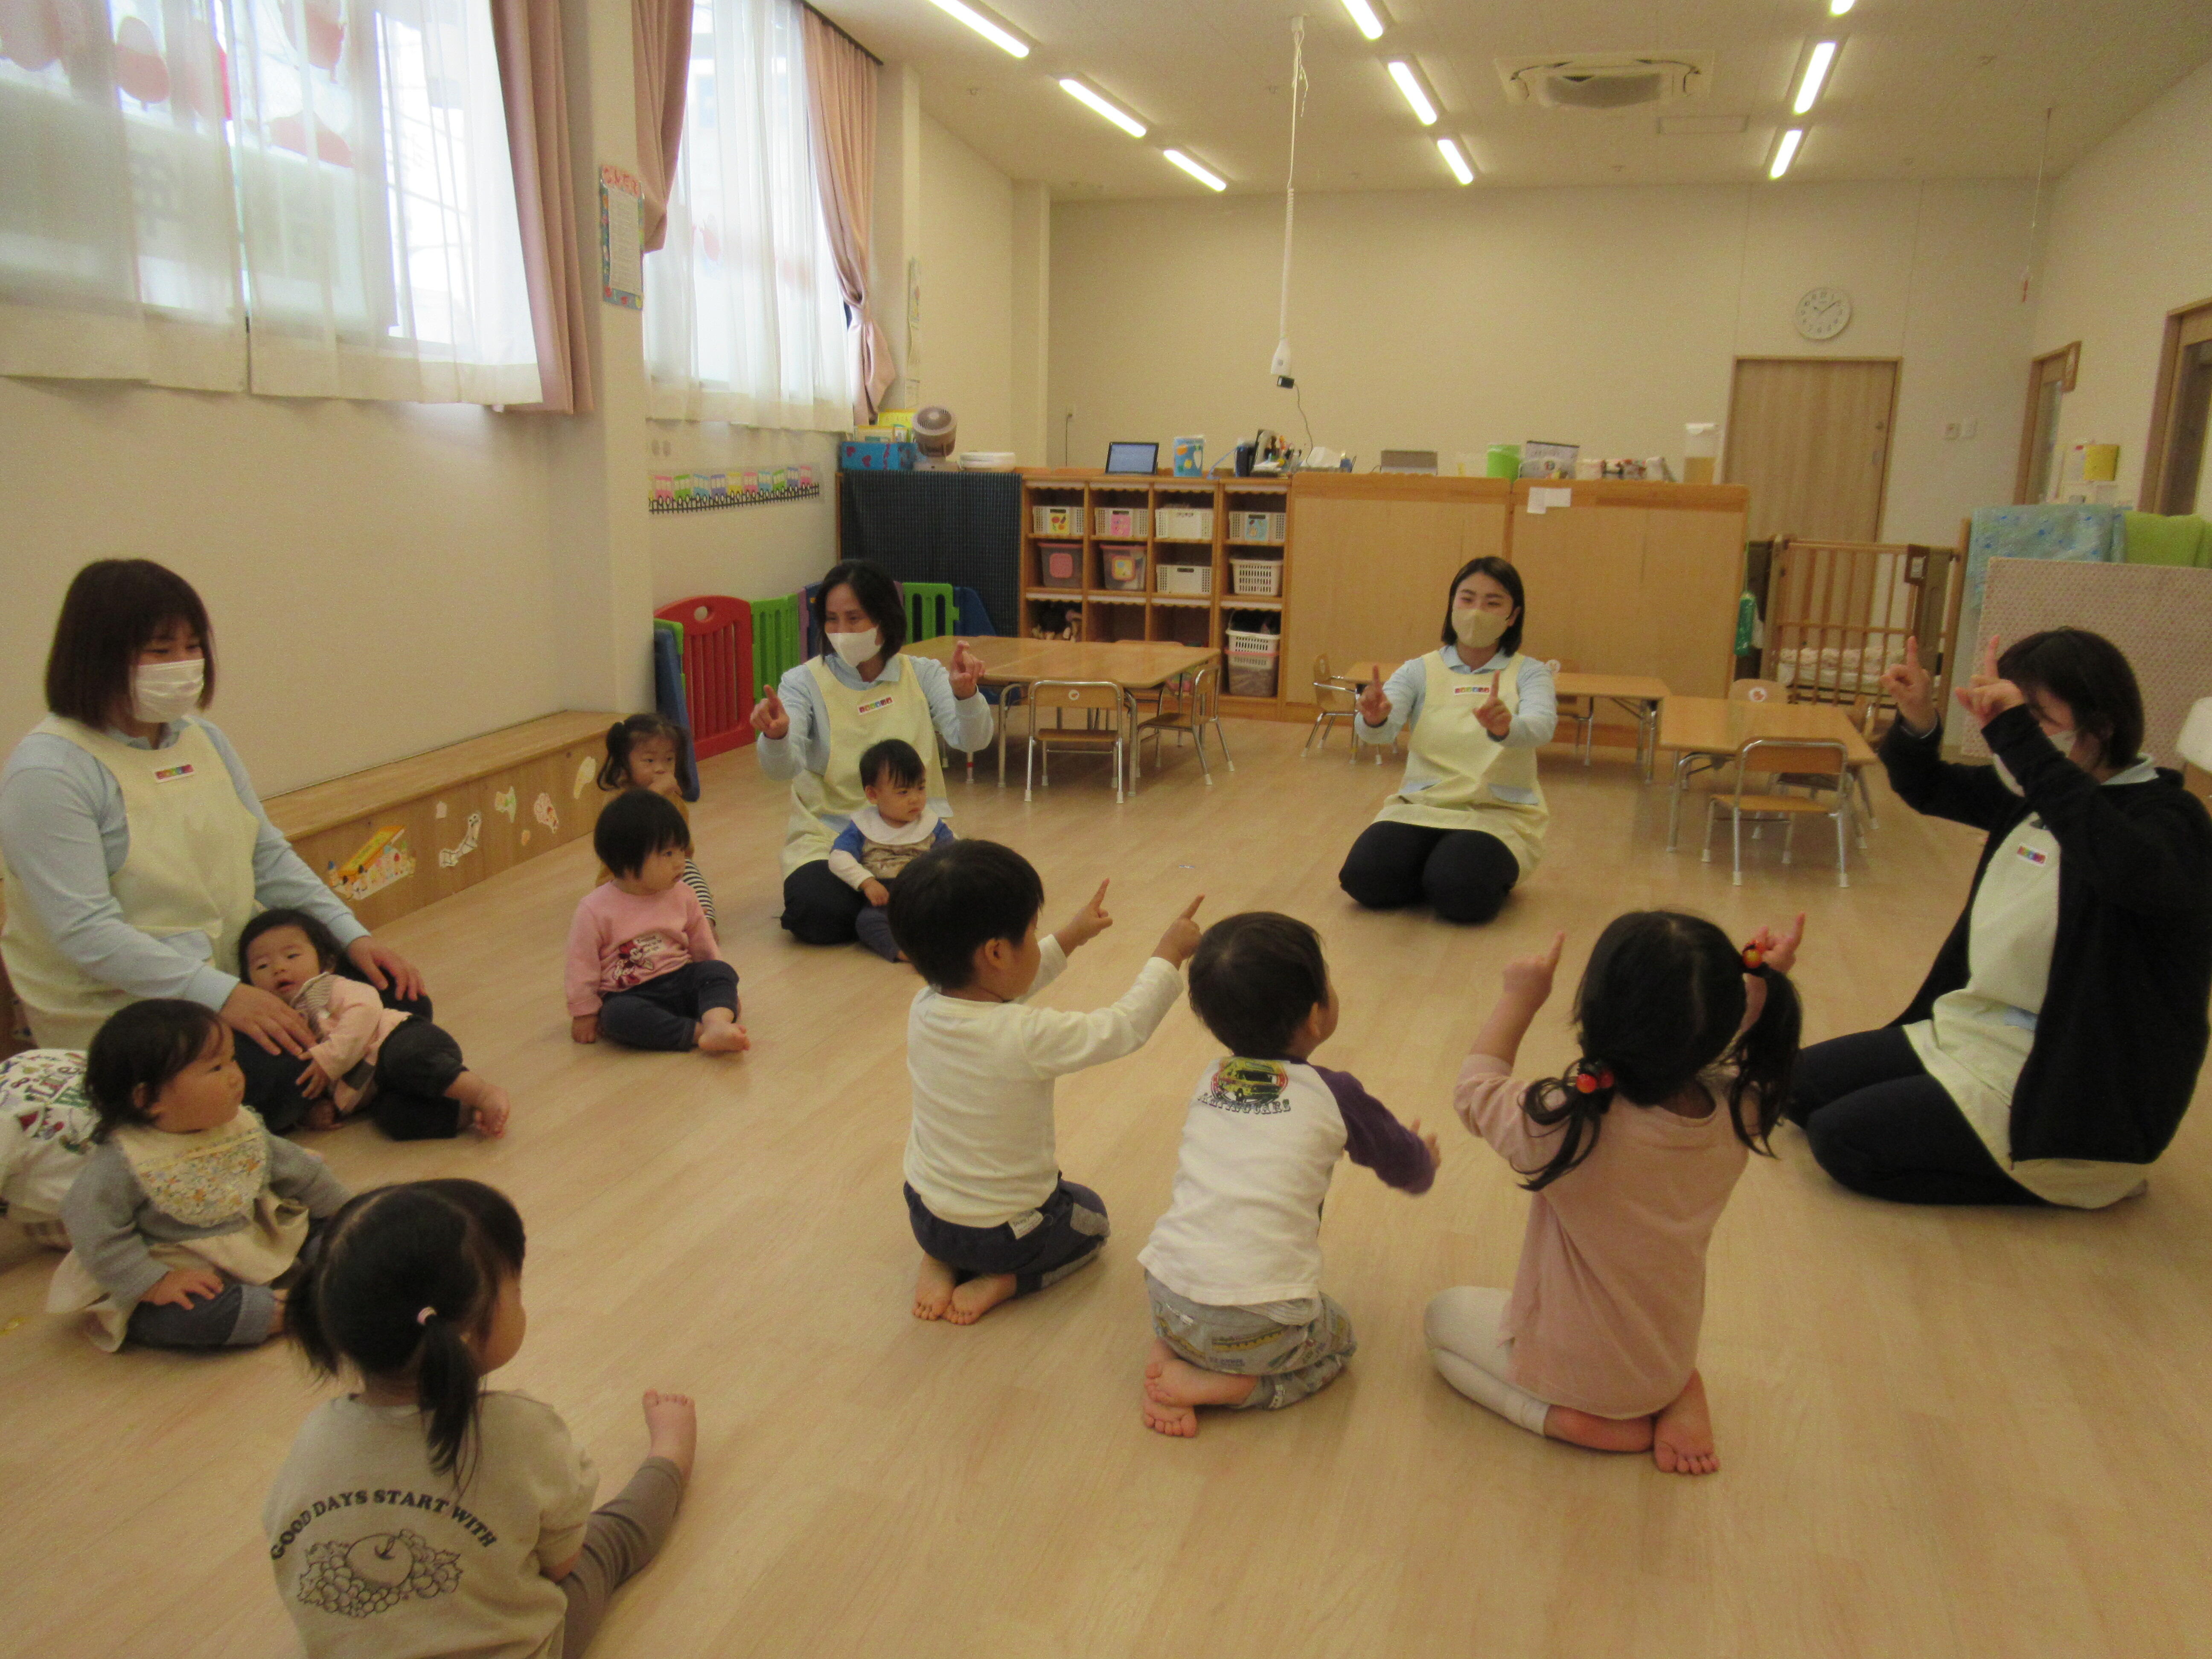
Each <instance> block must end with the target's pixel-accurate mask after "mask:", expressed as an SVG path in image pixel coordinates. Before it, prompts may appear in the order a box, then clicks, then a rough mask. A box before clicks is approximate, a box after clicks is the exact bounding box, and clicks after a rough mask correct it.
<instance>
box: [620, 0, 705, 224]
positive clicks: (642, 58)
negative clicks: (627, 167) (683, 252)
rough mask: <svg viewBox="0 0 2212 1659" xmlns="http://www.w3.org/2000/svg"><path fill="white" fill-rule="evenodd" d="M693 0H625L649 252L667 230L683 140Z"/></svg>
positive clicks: (642, 207) (688, 79) (639, 164)
mask: <svg viewBox="0 0 2212 1659" xmlns="http://www.w3.org/2000/svg"><path fill="white" fill-rule="evenodd" d="M691 4H692V0H630V7H629V44H630V61H631V64H632V67H633V68H634V70H635V74H636V77H637V176H638V178H639V179H641V181H642V182H643V184H644V185H645V196H644V199H643V202H642V204H641V211H640V213H639V218H640V219H641V221H642V224H641V230H642V232H643V240H642V241H641V244H640V246H642V247H643V248H644V250H645V251H646V252H647V253H650V252H653V249H655V248H657V247H659V246H660V244H661V242H662V240H664V239H665V237H666V236H667V234H668V187H669V185H670V183H671V181H672V180H673V179H674V178H675V176H676V149H677V146H678V144H680V143H682V142H683V139H684V88H686V87H687V86H688V85H690V78H691Z"/></svg>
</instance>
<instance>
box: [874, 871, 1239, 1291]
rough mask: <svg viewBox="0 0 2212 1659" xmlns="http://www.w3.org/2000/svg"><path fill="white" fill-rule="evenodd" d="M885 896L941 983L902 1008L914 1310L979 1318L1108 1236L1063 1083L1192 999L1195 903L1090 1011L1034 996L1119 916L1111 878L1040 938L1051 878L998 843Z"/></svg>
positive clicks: (916, 874)
mask: <svg viewBox="0 0 2212 1659" xmlns="http://www.w3.org/2000/svg"><path fill="white" fill-rule="evenodd" d="M890 900H891V902H890V925H891V933H892V934H893V936H894V937H895V938H896V940H897V942H898V945H899V948H900V949H901V950H902V951H905V952H906V954H907V956H908V958H909V959H910V960H911V961H912V962H913V963H914V965H915V968H917V969H920V970H921V975H922V977H923V978H924V979H926V980H927V981H929V982H928V984H927V986H926V987H924V988H923V989H922V990H921V992H920V993H919V994H917V995H916V996H915V1000H914V1006H913V1009H912V1011H911V1012H909V1013H908V1017H907V1070H908V1073H909V1074H910V1075H911V1076H912V1078H913V1079H914V1119H913V1125H912V1127H911V1128H910V1129H909V1130H908V1135H907V1144H906V1201H907V1213H908V1219H909V1220H910V1221H911V1222H912V1224H913V1226H914V1236H915V1241H916V1242H917V1243H919V1244H920V1245H921V1249H922V1261H921V1277H920V1279H918V1280H917V1281H916V1283H915V1296H914V1314H915V1318H917V1319H949V1320H951V1322H953V1323H954V1324H956V1325H968V1324H972V1323H974V1322H975V1321H976V1320H978V1319H980V1318H981V1317H982V1316H983V1315H984V1314H986V1313H987V1312H988V1311H990V1310H991V1309H993V1308H994V1307H996V1306H998V1304H1000V1303H1001V1302H1004V1301H1006V1300H1007V1299H1008V1298H1010V1297H1016V1296H1026V1295H1030V1294H1031V1293H1032V1292H1034V1291H1040V1290H1042V1289H1044V1288H1045V1287H1046V1286H1047V1285H1053V1284H1057V1283H1058V1282H1059V1281H1060V1279H1064V1278H1066V1276H1067V1275H1068V1274H1069V1273H1073V1272H1074V1271H1076V1269H1078V1268H1079V1267H1085V1266H1086V1265H1088V1264H1089V1263H1090V1262H1091V1261H1095V1260H1096V1259H1097V1254H1098V1251H1099V1249H1100V1248H1101V1247H1102V1246H1103V1245H1104V1243H1106V1237H1107V1232H1108V1226H1107V1220H1106V1206H1105V1205H1104V1203H1103V1202H1102V1201H1101V1200H1100V1199H1099V1197H1098V1194H1096V1193H1094V1192H1092V1191H1091V1189H1090V1188H1086V1187H1079V1186H1077V1185H1076V1184H1075V1183H1074V1182H1070V1181H1066V1180H1063V1179H1062V1178H1061V1176H1060V1162H1059V1158H1058V1156H1057V1152H1056V1151H1055V1147H1054V1136H1053V1099H1052V1097H1053V1084H1054V1079H1057V1078H1059V1077H1060V1076H1061V1075H1062V1074H1063V1073H1068V1072H1079V1071H1081V1070H1083V1069H1084V1068H1085V1067H1086V1066H1096V1065H1098V1064H1100V1063H1101V1062H1102V1061H1104V1060H1118V1059H1120V1058H1121V1056H1122V1055H1123V1054H1130V1053H1133V1052H1134V1051H1135V1050H1136V1049H1138V1048H1141V1047H1143V1046H1144V1043H1145V1041H1146V1038H1148V1037H1150V1036H1152V1032H1153V1031H1154V1030H1156V1029H1158V1025H1159V1023H1160V1021H1161V1020H1162V1019H1164V1018H1166V1016H1167V1012H1168V1010H1169V1009H1170V1008H1171V1007H1173V1006H1175V1001H1176V997H1177V996H1179V995H1180V994H1182V974H1181V972H1180V971H1179V970H1180V969H1181V968H1182V964H1183V963H1184V962H1186V961H1187V960H1188V958H1189V957H1190V953H1191V952H1192V951H1194V950H1196V949H1197V948H1198V938H1199V933H1198V926H1197V924H1196V923H1195V922H1194V921H1192V920H1191V918H1192V917H1193V916H1194V915H1196V914H1197V910H1198V907H1199V904H1200V902H1201V901H1200V900H1198V899H1194V900H1192V901H1191V903H1190V907H1189V908H1188V909H1186V910H1185V911H1184V912H1183V913H1182V915H1180V916H1178V917H1177V918H1176V920H1175V921H1173V922H1171V923H1170V925H1169V927H1168V930H1167V932H1166V933H1164V934H1163V935H1162V936H1161V939H1160V942H1159V944H1158V946H1157V947H1155V949H1154V951H1153V952H1152V957H1150V958H1149V959H1148V960H1147V961H1146V963H1145V965H1144V967H1143V968H1142V969H1140V970H1139V972H1138V975H1137V979H1136V982H1135V983H1134V984H1133V985H1132V986H1130V987H1129V988H1128V990H1127V991H1126V992H1125V993H1123V994H1122V995H1121V999H1120V1000H1118V1001H1116V1002H1115V1004H1114V1005H1113V1006H1110V1007H1106V1008H1099V1009H1095V1010H1093V1011H1092V1012H1090V1013H1087V1014H1079V1013H1068V1012H1061V1011H1060V1010H1057V1009H1049V1008H1035V1007H1031V1006H1030V1004H1029V1000H1028V999H1029V997H1030V994H1032V993H1033V992H1035V991H1037V990H1040V989H1042V987H1044V986H1046V985H1048V984H1050V983H1051V982H1052V981H1053V980H1054V979H1056V978H1058V977H1059V975H1060V970H1061V969H1064V968H1066V965H1067V955H1068V952H1069V951H1073V950H1075V949H1076V948H1077V947H1078V946H1079V945H1084V944H1086V943H1088V942H1089V941H1090V940H1091V939H1096V938H1097V936H1098V935H1099V934H1100V933H1103V932H1105V931H1106V929H1107V928H1109V927H1112V926H1113V919H1112V918H1111V917H1110V916H1109V915H1107V914H1106V911H1105V902H1106V885H1105V884H1104V883H1103V882H1102V883H1100V884H1099V887H1098V892H1097V896H1095V897H1094V898H1092V900H1091V902H1090V903H1089V904H1087V905H1085V907H1084V908H1083V909H1081V910H1080V911H1079V912H1078V913H1077V914H1076V915H1075V917H1074V919H1073V921H1069V922H1068V924H1067V925H1066V927H1062V928H1061V929H1060V931H1059V933H1056V934H1054V935H1052V936H1051V937H1049V938H1048V939H1044V940H1042V941H1040V940H1039V939H1038V938H1037V929H1036V921H1037V913H1038V912H1039V911H1040V910H1042V908H1043V907H1044V886H1043V884H1042V882H1041V881H1040V880H1039V879H1038V878H1037V873H1036V870H1035V869H1034V868H1033V867H1032V866H1030V861H1029V860H1027V859H1025V858H1024V857H1023V856H1022V855H1021V854H1018V853H1017V852H1015V851H1014V850H1013V849H1012V848H1007V847H1001V846H1000V845H999V844H998V843H996V842H987V841H956V842H951V843H949V844H948V845H946V846H944V847H941V848H936V849H934V850H933V851H931V852H928V853H925V854H923V855H922V856H921V857H920V858H918V859H916V860H915V861H914V862H913V863H912V864H910V865H908V866H907V868H906V871H905V872H904V873H903V874H902V875H901V876H900V878H899V879H898V883H897V884H896V886H894V887H893V888H892V889H891V895H890Z"/></svg>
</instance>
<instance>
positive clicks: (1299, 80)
mask: <svg viewBox="0 0 2212 1659" xmlns="http://www.w3.org/2000/svg"><path fill="white" fill-rule="evenodd" d="M1305 101H1306V20H1305V19H1304V17H1302V16H1301V17H1293V18H1292V19H1291V161H1290V167H1289V168H1288V169H1287V171H1286V172H1285V174H1284V177H1283V289H1282V303H1281V305H1280V307H1279V309H1278V310H1277V313H1276V318H1275V356H1274V361H1273V362H1271V363H1270V364H1269V365H1268V366H1267V368H1268V373H1269V374H1273V376H1274V377H1275V384H1276V385H1277V386H1296V384H1297V382H1296V381H1295V380H1293V379H1292V377H1291V229H1292V228H1293V226H1294V225H1295V223H1296V222H1297V208H1298V188H1297V178H1298V116H1299V114H1300V113H1301V112H1303V111H1304V108H1305Z"/></svg>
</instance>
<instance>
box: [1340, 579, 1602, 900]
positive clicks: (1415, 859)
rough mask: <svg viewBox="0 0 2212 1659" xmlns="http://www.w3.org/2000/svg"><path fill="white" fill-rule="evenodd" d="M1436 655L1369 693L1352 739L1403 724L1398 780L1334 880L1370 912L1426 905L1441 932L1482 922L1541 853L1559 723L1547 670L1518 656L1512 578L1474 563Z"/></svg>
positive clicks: (1384, 734)
mask: <svg viewBox="0 0 2212 1659" xmlns="http://www.w3.org/2000/svg"><path fill="white" fill-rule="evenodd" d="M1446 595H1447V597H1446V602H1445V610H1444V622H1443V646H1442V648H1440V649H1438V650H1436V651H1431V653H1429V654H1428V655H1426V656H1425V657H1416V658H1414V659H1413V661H1411V662H1409V663H1407V664H1406V665H1404V666H1403V667H1401V668H1400V669H1399V670H1398V671H1397V672H1396V673H1395V674H1393V675H1391V676H1390V678H1389V681H1388V682H1387V683H1376V684H1370V685H1369V686H1368V687H1367V688H1366V690H1364V691H1363V692H1362V693H1361V694H1360V698H1359V718H1358V720H1356V721H1355V722H1354V723H1353V726H1352V729H1353V730H1354V731H1355V732H1358V735H1359V738H1360V740H1361V741H1363V742H1365V743H1373V744H1387V743H1389V742H1391V741H1392V740H1393V739H1394V738H1396V737H1397V735H1398V733H1399V732H1400V731H1401V730H1403V729H1405V728H1406V727H1407V726H1411V727H1412V729H1413V739H1412V743H1411V744H1410V746H1409V749H1408V752H1407V757H1406V777H1405V781H1404V782H1403V783H1402V784H1401V786H1400V787H1399V789H1398V793H1396V794H1395V795H1393V796H1391V797H1390V799H1389V801H1388V802H1387V803H1386V804H1385V805H1383V811H1382V812H1381V813H1380V814H1379V815H1378V816H1377V817H1376V820H1375V822H1374V823H1370V824H1369V825H1368V826H1367V828H1366V829H1364V830H1363V831H1362V832H1361V834H1360V836H1359V839H1358V841H1356V842H1353V843H1352V852H1351V854H1349V856H1347V857H1346V859H1345V860H1344V868H1343V869H1342V870H1341V871H1340V872H1338V875H1337V881H1338V883H1339V884H1340V885H1341V886H1342V887H1343V889H1344V890H1345V891H1346V892H1347V893H1349V894H1351V895H1352V897H1353V898H1355V899H1357V900H1358V902H1360V903H1362V904H1364V905H1366V906H1367V907H1368V908H1370V909H1376V910H1390V909H1395V908H1399V907H1400V906H1401V905H1407V904H1417V903H1419V902H1421V901H1422V900H1424V899H1425V900H1426V901H1427V902H1428V903H1429V906H1430V908H1431V909H1433V910H1434V911H1435V912H1436V914H1437V915H1439V916H1441V917H1443V919H1444V920H1445V921H1470V922H1472V921H1489V920H1490V919H1491V918H1492V916H1494V915H1497V914H1498V910H1499V908H1501V907H1503V906H1504V902H1505V896H1506V895H1507V894H1508V893H1510V892H1511V891H1512V890H1513V887H1514V884H1515V883H1516V882H1518V881H1519V880H1520V879H1521V878H1522V876H1524V875H1526V874H1527V873H1528V872H1529V871H1530V870H1533V869H1534V868H1535V866H1536V860H1538V859H1540V858H1541V857H1542V856H1543V854H1544V829H1545V826H1546V824H1547V823H1549V822H1550V817H1551V814H1550V811H1549V809H1548V808H1547V807H1546V805H1545V804H1544V791H1543V787H1542V786H1541V784H1539V783H1538V782H1537V781H1536V750H1537V747H1538V746H1539V745H1540V744H1546V743H1548V742H1550V741H1551V738H1552V731H1553V727H1554V726H1556V725H1557V724H1558V723H1559V710H1558V707H1557V703H1556V701H1555V699H1554V698H1553V691H1552V671H1551V668H1550V666H1549V665H1547V664H1545V663H1541V662H1539V661H1537V660H1536V659H1534V658H1533V657H1524V656H1522V655H1521V654H1520V651H1521V629H1522V621H1523V617H1522V589H1521V573H1520V572H1519V571H1517V570H1516V569H1515V568H1513V566H1512V565H1511V564H1510V562H1507V561H1506V560H1504V559H1499V558H1485V559H1475V560H1473V561H1471V562H1468V564H1467V565H1465V566H1464V567H1462V569H1461V570H1460V573H1459V574H1457V575H1455V576H1454V577H1453V578H1452V580H1451V586H1450V587H1449V589H1448V590H1446Z"/></svg>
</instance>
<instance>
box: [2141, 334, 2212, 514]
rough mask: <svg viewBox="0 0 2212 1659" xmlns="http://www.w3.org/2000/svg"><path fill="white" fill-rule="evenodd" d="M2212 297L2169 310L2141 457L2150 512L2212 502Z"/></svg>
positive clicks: (2190, 509)
mask: <svg viewBox="0 0 2212 1659" xmlns="http://www.w3.org/2000/svg"><path fill="white" fill-rule="evenodd" d="M2208 456H2212V300H2203V301H2198V302H2197V304H2196V305H2193V306H2185V307H2183V308H2182V309H2181V310H2179V311H2172V312H2168V313H2166V340H2165V343H2164V345H2163V347H2162V349H2160V353H2159V360H2158V394H2157V398H2156V400H2155V402H2154V404H2152V406H2151V417H2150V452H2149V453H2148V455H2146V456H2145V457H2144V459H2143V481H2142V507H2143V511H2144V512H2146V513H2198V512H2202V511H2203V509H2204V507H2208V506H2212V489H2207V488H2206V487H2205V486H2206V485H2207V484H2212V476H2208V475H2212V459H2208Z"/></svg>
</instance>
